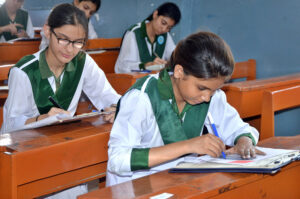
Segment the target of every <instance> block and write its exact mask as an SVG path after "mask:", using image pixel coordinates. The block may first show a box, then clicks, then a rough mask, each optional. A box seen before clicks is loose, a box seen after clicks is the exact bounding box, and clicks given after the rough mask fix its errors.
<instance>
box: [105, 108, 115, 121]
mask: <svg viewBox="0 0 300 199" xmlns="http://www.w3.org/2000/svg"><path fill="white" fill-rule="evenodd" d="M116 109H117V108H116V107H115V106H110V107H108V108H105V109H104V111H105V112H111V113H110V114H107V115H104V116H103V120H104V121H105V122H110V123H113V122H114V120H115V115H116Z"/></svg>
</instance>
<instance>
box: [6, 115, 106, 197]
mask: <svg viewBox="0 0 300 199" xmlns="http://www.w3.org/2000/svg"><path fill="white" fill-rule="evenodd" d="M111 126H112V125H111V124H103V121H102V119H101V117H100V118H99V117H95V118H89V119H84V120H82V121H78V122H73V123H66V124H59V125H53V126H47V127H42V128H38V129H31V130H23V131H19V132H13V133H11V134H4V135H0V168H1V169H0V198H3V199H4V198H10V199H16V198H22V199H26V198H35V197H38V196H42V195H45V194H49V193H53V192H56V191H59V190H62V189H65V188H68V187H72V186H75V185H78V184H81V183H84V182H87V181H91V180H94V179H98V178H101V177H103V176H105V175H106V173H105V171H106V162H107V142H108V139H109V132H110V130H111Z"/></svg>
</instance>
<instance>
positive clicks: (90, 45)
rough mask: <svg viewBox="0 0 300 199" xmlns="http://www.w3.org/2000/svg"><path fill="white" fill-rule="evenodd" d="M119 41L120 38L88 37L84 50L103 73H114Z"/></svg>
mask: <svg viewBox="0 0 300 199" xmlns="http://www.w3.org/2000/svg"><path fill="white" fill-rule="evenodd" d="M121 41H122V39H121V38H110V39H103V38H99V39H90V40H88V42H87V45H86V52H87V53H88V54H89V55H90V56H91V57H92V58H93V59H94V60H95V62H96V63H97V64H98V65H99V67H100V68H101V69H102V70H103V71H104V73H105V74H107V73H114V72H115V63H116V61H117V58H118V55H119V51H120V46H121Z"/></svg>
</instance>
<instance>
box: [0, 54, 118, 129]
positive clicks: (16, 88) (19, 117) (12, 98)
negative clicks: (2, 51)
mask: <svg viewBox="0 0 300 199" xmlns="http://www.w3.org/2000/svg"><path fill="white" fill-rule="evenodd" d="M41 52H42V51H39V52H37V53H35V54H34V56H35V58H34V59H33V60H31V61H29V62H27V63H25V64H24V65H23V66H21V67H20V68H18V67H13V68H12V69H11V70H10V75H9V79H8V87H9V95H8V98H7V100H6V102H5V104H4V108H3V124H2V128H1V131H0V133H5V132H6V131H8V130H10V129H14V128H19V127H22V126H23V125H24V124H25V122H26V120H27V119H29V118H32V117H36V116H38V115H40V113H39V111H38V108H37V106H36V104H35V100H34V97H33V92H32V87H31V83H30V80H29V78H28V76H27V74H26V73H25V72H24V71H23V70H22V68H25V67H28V66H30V64H31V63H33V62H34V61H38V59H39V55H40V53H41ZM63 76H64V73H62V75H61V78H60V81H62V79H63ZM48 81H49V84H50V85H51V88H52V90H53V92H54V93H55V91H56V85H55V78H54V76H51V77H49V78H48ZM82 91H83V92H84V93H85V94H86V95H87V96H88V98H89V99H90V101H91V102H92V103H93V105H94V106H95V107H96V108H97V109H98V110H101V109H103V108H106V107H108V106H110V105H111V104H116V103H117V102H118V100H119V98H120V95H119V94H117V93H116V91H115V90H114V89H113V88H112V86H111V85H110V83H109V82H108V80H107V79H106V76H105V74H104V72H103V71H102V70H101V69H100V68H99V66H98V65H97V64H96V62H95V61H94V60H93V59H92V58H91V57H90V56H89V55H88V54H86V60H85V64H84V68H83V71H82V75H81V78H80V81H79V83H78V86H77V89H76V91H75V94H74V96H73V99H72V101H71V103H70V105H69V108H68V111H70V112H71V115H74V114H75V111H76V109H77V105H78V101H79V98H80V95H81V92H82Z"/></svg>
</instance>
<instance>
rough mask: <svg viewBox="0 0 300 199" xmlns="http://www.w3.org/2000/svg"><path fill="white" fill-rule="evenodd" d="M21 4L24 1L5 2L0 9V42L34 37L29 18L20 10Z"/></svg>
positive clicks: (10, 0) (9, 0) (12, 0)
mask: <svg viewBox="0 0 300 199" xmlns="http://www.w3.org/2000/svg"><path fill="white" fill-rule="evenodd" d="M23 3H24V0H6V1H5V3H4V4H3V5H2V6H1V7H0V42H6V41H8V40H12V39H16V38H28V37H30V38H33V37H34V30H33V26H32V22H31V19H30V16H29V15H28V12H26V11H25V10H23V9H21V7H22V5H23Z"/></svg>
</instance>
